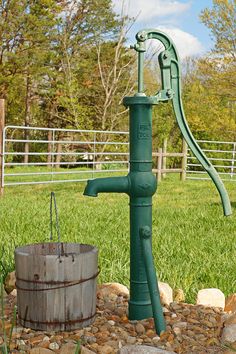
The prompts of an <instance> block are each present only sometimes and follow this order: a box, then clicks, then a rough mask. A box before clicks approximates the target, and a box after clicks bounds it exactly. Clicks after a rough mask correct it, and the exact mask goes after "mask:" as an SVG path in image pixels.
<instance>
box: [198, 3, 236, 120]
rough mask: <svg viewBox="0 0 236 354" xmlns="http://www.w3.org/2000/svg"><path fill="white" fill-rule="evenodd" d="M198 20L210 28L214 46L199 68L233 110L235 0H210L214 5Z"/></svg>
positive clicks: (235, 86)
mask: <svg viewBox="0 0 236 354" xmlns="http://www.w3.org/2000/svg"><path fill="white" fill-rule="evenodd" d="M200 19H201V21H202V22H203V23H204V24H205V25H206V26H207V27H208V28H209V29H210V31H211V35H212V38H213V40H214V48H213V49H212V51H211V53H210V56H209V57H208V58H205V59H204V60H202V62H201V64H202V71H203V72H204V74H205V75H206V77H207V78H208V84H209V85H210V86H212V87H213V86H214V87H215V95H220V96H222V97H225V98H226V99H227V100H228V104H229V105H231V107H232V109H233V110H234V112H233V114H235V101H236V1H235V0H213V7H212V8H211V9H209V8H206V9H205V10H203V12H202V13H201V16H200Z"/></svg>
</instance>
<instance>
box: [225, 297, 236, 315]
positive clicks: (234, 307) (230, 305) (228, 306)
mask: <svg viewBox="0 0 236 354" xmlns="http://www.w3.org/2000/svg"><path fill="white" fill-rule="evenodd" d="M225 311H226V312H236V294H232V295H230V296H228V297H227V298H226V300H225Z"/></svg>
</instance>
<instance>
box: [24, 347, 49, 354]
mask: <svg viewBox="0 0 236 354" xmlns="http://www.w3.org/2000/svg"><path fill="white" fill-rule="evenodd" d="M52 353H53V351H52V350H49V349H46V348H33V349H31V350H30V352H29V354H52Z"/></svg>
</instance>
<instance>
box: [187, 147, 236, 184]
mask: <svg viewBox="0 0 236 354" xmlns="http://www.w3.org/2000/svg"><path fill="white" fill-rule="evenodd" d="M197 142H198V144H199V145H200V147H201V148H202V151H203V152H204V153H205V154H206V155H207V157H208V159H209V160H210V161H211V163H212V164H213V166H214V167H215V169H216V170H217V172H218V174H219V175H220V176H221V178H222V180H223V181H232V182H234V181H236V177H235V176H236V170H235V169H236V166H235V162H236V142H235V141H217V140H197ZM186 172H187V175H186V178H187V179H195V180H196V179H197V180H209V179H210V178H209V177H208V175H207V173H206V172H205V171H204V170H203V168H202V166H201V164H199V162H198V160H197V159H196V157H195V156H193V155H192V153H191V150H190V149H188V154H187V171H186Z"/></svg>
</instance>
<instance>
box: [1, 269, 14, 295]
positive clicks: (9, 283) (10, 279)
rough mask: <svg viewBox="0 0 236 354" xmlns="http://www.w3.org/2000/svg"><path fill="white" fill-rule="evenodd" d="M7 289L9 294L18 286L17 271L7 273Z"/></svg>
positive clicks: (5, 285)
mask: <svg viewBox="0 0 236 354" xmlns="http://www.w3.org/2000/svg"><path fill="white" fill-rule="evenodd" d="M4 287H5V290H6V292H7V293H8V294H10V293H11V292H12V290H14V289H15V288H16V273H15V271H14V272H11V273H9V274H8V275H7V277H6V279H5V283H4Z"/></svg>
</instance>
